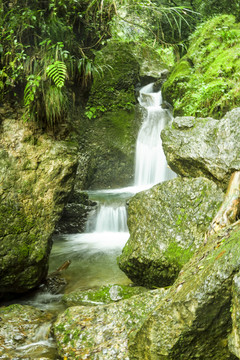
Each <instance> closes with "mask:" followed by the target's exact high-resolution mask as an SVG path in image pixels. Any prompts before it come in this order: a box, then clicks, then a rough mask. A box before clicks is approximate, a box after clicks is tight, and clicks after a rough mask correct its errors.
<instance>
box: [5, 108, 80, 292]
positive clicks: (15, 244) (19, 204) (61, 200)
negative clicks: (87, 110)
mask: <svg viewBox="0 0 240 360" xmlns="http://www.w3.org/2000/svg"><path fill="white" fill-rule="evenodd" d="M2 114H3V122H2V133H1V137H0V144H1V150H0V296H2V295H4V294H5V293H21V292H24V291H28V290H30V289H32V288H34V287H36V286H37V285H39V284H40V283H41V281H42V280H43V279H44V277H45V276H46V274H47V270H48V257H49V253H50V249H51V235H52V233H53V231H54V228H55V225H56V223H57V221H58V220H59V217H60V215H61V212H62V209H63V206H64V204H65V202H66V200H67V197H68V195H69V193H70V191H71V190H72V187H73V181H74V175H75V172H76V167H77V157H76V153H77V146H76V144H74V145H73V144H72V145H70V144H69V143H68V142H66V141H56V140H54V139H52V138H51V137H50V136H48V135H47V134H45V135H44V134H42V133H41V131H39V130H37V129H35V130H34V129H32V128H31V127H30V126H29V125H28V124H25V123H23V122H22V121H21V119H20V118H19V119H18V121H16V120H14V119H11V118H4V112H2ZM31 138H32V141H31V140H30V139H31ZM36 139H37V141H36Z"/></svg>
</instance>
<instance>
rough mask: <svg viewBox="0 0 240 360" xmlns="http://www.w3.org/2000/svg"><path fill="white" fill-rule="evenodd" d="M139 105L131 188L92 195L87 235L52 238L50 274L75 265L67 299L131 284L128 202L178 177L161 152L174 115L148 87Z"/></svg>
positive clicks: (38, 299) (46, 297)
mask: <svg viewBox="0 0 240 360" xmlns="http://www.w3.org/2000/svg"><path fill="white" fill-rule="evenodd" d="M139 103H140V105H141V106H142V109H143V114H144V119H143V123H142V126H141V128H140V131H139V134H138V139H137V144H136V161H135V163H136V166H135V182H134V184H133V186H129V187H126V188H122V189H113V190H98V191H88V194H89V198H90V199H92V200H94V201H97V203H98V207H97V209H96V210H94V211H92V213H90V215H89V217H88V220H87V224H86V230H85V232H84V233H81V234H66V235H58V236H55V238H54V243H53V248H52V252H51V256H50V266H49V267H50V268H49V272H50V273H51V272H52V271H55V270H56V269H57V268H58V267H59V266H60V265H61V264H62V263H64V261H66V260H68V259H70V260H71V265H70V267H69V268H68V269H67V270H66V272H65V277H66V280H67V281H68V285H67V287H66V289H65V292H66V293H69V292H71V291H74V290H81V289H82V290H86V289H90V288H98V287H100V286H103V285H108V284H122V285H123V284H129V283H130V282H131V281H130V280H129V279H128V278H127V277H126V275H125V274H124V273H123V272H122V271H121V270H120V269H119V267H118V265H117V260H116V259H117V256H118V255H120V254H121V251H122V248H123V247H124V245H125V243H126V241H127V240H128V237H129V232H128V228H127V212H126V206H125V205H126V201H127V200H128V199H129V198H130V197H131V196H133V195H134V194H135V193H137V192H139V191H141V190H143V189H147V188H150V187H152V186H153V185H155V184H157V183H159V182H161V181H164V180H167V179H170V178H173V177H174V176H175V174H174V173H173V172H172V171H171V170H170V169H168V167H167V163H166V159H165V155H164V153H163V150H162V144H161V138H160V133H161V130H162V129H163V128H164V126H165V125H166V124H167V122H169V121H170V120H171V115H170V113H169V111H168V110H165V109H163V108H162V106H161V103H162V97H161V92H160V91H159V92H154V91H153V84H150V85H147V86H145V87H143V88H142V89H141V90H140V95H139ZM60 299H61V295H50V294H49V293H44V292H42V293H41V292H38V293H36V295H35V296H34V297H33V298H28V299H27V300H24V299H23V303H25V304H26V303H27V304H30V305H35V306H37V307H40V308H42V309H44V310H46V309H48V310H52V309H54V310H55V311H56V312H58V311H59V310H60V309H59V307H60V308H61V306H62V305H61V302H60ZM48 326H49V325H48ZM48 326H46V328H45V327H43V328H41V329H40V330H41V331H40V332H39V334H38V335H39V336H36V338H34V339H33V341H32V346H35V347H36V346H37V347H38V346H39V347H40V349H41V346H42V341H45V339H44V336H42V335H41V334H42V333H43V334H45V333H46V332H47V331H48ZM29 346H30V345H29ZM44 346H45V348H47V347H48V348H49V352H51V351H52V353H53V355H52V357H50V358H52V359H55V357H54V356H56V354H55V349H54V344H52V343H51V342H49V341H48V344H45V345H44ZM27 347H28V346H27ZM29 351H31V349H29V348H27V349H25V350H24V349H22V355H24V356H25V355H26V354H29ZM36 358H38V357H36Z"/></svg>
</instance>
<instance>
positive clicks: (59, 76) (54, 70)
mask: <svg viewBox="0 0 240 360" xmlns="http://www.w3.org/2000/svg"><path fill="white" fill-rule="evenodd" d="M46 74H47V76H49V77H50V78H51V79H52V80H53V82H54V84H55V85H56V86H57V87H58V88H61V87H63V85H64V82H65V80H66V79H67V77H68V76H67V66H66V64H65V63H64V62H63V61H59V60H57V61H55V62H54V63H53V64H51V65H49V66H48V67H47V69H46Z"/></svg>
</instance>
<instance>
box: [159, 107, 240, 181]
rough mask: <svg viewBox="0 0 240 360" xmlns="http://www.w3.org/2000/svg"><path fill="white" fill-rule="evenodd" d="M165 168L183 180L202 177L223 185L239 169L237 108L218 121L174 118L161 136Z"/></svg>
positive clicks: (239, 132)
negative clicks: (165, 161) (167, 166)
mask: <svg viewBox="0 0 240 360" xmlns="http://www.w3.org/2000/svg"><path fill="white" fill-rule="evenodd" d="M161 138H162V141H163V149H164V152H165V154H166V157H167V161H168V164H169V166H170V167H171V168H172V169H173V170H174V171H175V172H176V173H177V174H180V175H182V176H187V177H198V176H205V177H208V178H210V179H212V180H213V181H215V182H216V183H218V184H220V185H221V186H226V184H227V183H228V181H229V178H230V175H231V174H232V173H233V172H234V171H236V170H240V156H239V154H240V142H239V138H240V108H236V109H233V110H232V111H230V112H228V113H227V114H226V115H225V116H224V117H223V118H222V119H221V120H215V119H212V118H194V117H177V118H175V119H174V121H173V123H172V124H171V125H169V126H168V127H167V128H166V129H165V130H163V131H162V133H161Z"/></svg>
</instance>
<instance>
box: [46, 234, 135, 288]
mask: <svg viewBox="0 0 240 360" xmlns="http://www.w3.org/2000/svg"><path fill="white" fill-rule="evenodd" d="M128 237H129V233H128V232H99V233H97V232H94V233H84V234H66V235H58V236H55V237H54V242H53V248H52V252H51V256H50V264H49V272H50V273H51V272H52V271H55V270H56V269H57V268H58V267H59V266H61V264H63V263H64V262H65V261H66V260H70V261H71V264H70V266H69V268H68V269H67V270H66V271H65V272H64V277H65V278H66V280H67V281H68V285H67V287H66V289H65V293H69V292H71V291H74V290H78V289H79V290H80V289H90V288H95V287H100V286H102V285H108V284H116V283H117V284H122V285H123V284H129V283H130V280H129V279H128V278H127V276H126V275H125V274H124V273H123V272H122V271H121V270H120V269H119V267H118V264H117V257H118V256H119V255H120V254H121V252H122V248H123V247H124V245H125V243H126V241H127V240H128Z"/></svg>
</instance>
